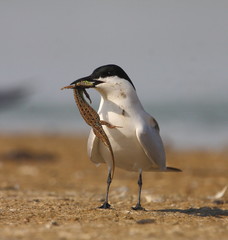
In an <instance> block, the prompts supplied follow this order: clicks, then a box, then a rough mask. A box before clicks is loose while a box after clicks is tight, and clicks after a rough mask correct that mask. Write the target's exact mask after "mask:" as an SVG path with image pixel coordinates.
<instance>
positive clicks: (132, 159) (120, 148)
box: [92, 96, 153, 171]
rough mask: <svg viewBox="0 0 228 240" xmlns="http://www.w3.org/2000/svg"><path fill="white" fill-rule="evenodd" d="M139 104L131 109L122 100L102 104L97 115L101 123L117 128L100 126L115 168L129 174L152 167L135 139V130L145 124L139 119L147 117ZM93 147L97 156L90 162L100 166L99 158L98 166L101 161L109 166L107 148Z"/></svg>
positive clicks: (101, 145) (102, 146)
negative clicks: (109, 144) (108, 145)
mask: <svg viewBox="0 0 228 240" xmlns="http://www.w3.org/2000/svg"><path fill="white" fill-rule="evenodd" d="M122 97H123V96H122ZM138 104H139V105H138V106H137V104H136V105H131V104H128V101H123V99H122V100H121V101H119V102H118V101H115V102H113V101H108V100H105V101H104V100H103V101H101V105H100V109H99V111H98V114H99V115H100V119H101V120H104V121H107V122H109V123H111V124H112V125H114V126H117V128H114V129H110V128H108V127H106V126H103V128H104V131H105V132H106V134H107V136H108V138H109V141H110V143H111V146H112V149H113V152H114V158H115V165H116V166H117V167H119V168H122V169H125V170H129V171H138V170H139V169H142V170H144V171H150V170H151V168H152V167H153V165H152V163H151V161H150V160H149V158H148V157H147V156H146V154H145V152H144V151H143V149H142V147H141V145H140V143H139V142H138V139H137V136H136V128H137V127H140V125H141V124H144V123H143V121H142V119H143V117H144V118H147V117H148V116H147V113H145V112H144V110H143V108H142V107H141V104H140V102H139V103H138ZM92 134H93V133H92ZM94 147H97V148H98V149H97V150H96V151H95V152H96V155H97V156H92V158H96V160H95V161H96V162H99V158H100V162H102V160H105V161H106V162H108V161H107V159H108V158H110V153H109V151H108V149H107V147H105V146H104V144H98V145H96V146H94Z"/></svg>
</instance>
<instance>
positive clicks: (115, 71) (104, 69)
mask: <svg viewBox="0 0 228 240" xmlns="http://www.w3.org/2000/svg"><path fill="white" fill-rule="evenodd" d="M114 76H117V77H119V78H122V79H125V80H127V81H129V82H130V83H131V85H132V86H133V88H134V89H135V86H134V84H133V83H132V81H131V79H130V78H129V77H128V75H127V74H126V72H125V71H124V70H123V69H122V68H121V67H119V66H117V65H115V64H108V65H104V66H101V67H98V68H96V69H95V70H94V71H93V73H92V74H91V78H92V79H98V78H100V77H101V78H105V77H114Z"/></svg>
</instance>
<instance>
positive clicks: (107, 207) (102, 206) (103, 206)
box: [98, 202, 111, 209]
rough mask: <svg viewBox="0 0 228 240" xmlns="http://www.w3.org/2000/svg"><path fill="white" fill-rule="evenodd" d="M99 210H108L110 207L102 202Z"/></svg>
mask: <svg viewBox="0 0 228 240" xmlns="http://www.w3.org/2000/svg"><path fill="white" fill-rule="evenodd" d="M98 208H100V209H109V208H111V205H110V204H109V203H108V202H104V203H103V204H102V205H101V206H100V207H98Z"/></svg>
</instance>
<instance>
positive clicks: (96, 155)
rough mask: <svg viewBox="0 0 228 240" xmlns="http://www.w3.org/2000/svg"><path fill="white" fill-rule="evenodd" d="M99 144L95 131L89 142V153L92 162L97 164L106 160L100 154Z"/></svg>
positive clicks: (91, 133)
mask: <svg viewBox="0 0 228 240" xmlns="http://www.w3.org/2000/svg"><path fill="white" fill-rule="evenodd" d="M99 144H102V143H100V140H99V138H97V137H96V136H95V134H94V132H93V129H92V130H91V131H90V134H89V138H88V142H87V153H88V156H89V158H90V160H91V161H92V162H93V163H95V164H99V163H104V162H105V161H104V159H103V158H102V156H101V154H100V152H99Z"/></svg>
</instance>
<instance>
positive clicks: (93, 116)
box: [61, 81, 117, 179]
mask: <svg viewBox="0 0 228 240" xmlns="http://www.w3.org/2000/svg"><path fill="white" fill-rule="evenodd" d="M86 87H89V82H87V81H81V82H77V83H76V84H74V85H69V86H66V87H63V88H61V90H63V89H73V90H74V99H75V102H76V104H77V106H78V109H79V112H80V114H81V116H82V117H83V119H84V120H85V122H86V123H87V124H88V125H89V126H91V127H92V129H93V132H94V134H95V135H96V137H97V138H99V139H100V140H101V141H102V142H103V144H104V145H105V146H106V147H107V148H108V149H109V151H110V153H111V157H112V164H113V167H112V176H111V179H112V178H113V175H114V171H115V159H114V153H113V150H112V146H111V143H110V141H109V139H108V137H107V135H106V133H105V131H104V129H103V127H102V125H106V126H107V127H108V128H116V127H117V126H113V125H112V124H110V123H108V122H106V121H103V120H101V119H100V116H99V115H98V113H97V112H96V111H95V110H94V109H93V108H92V107H91V106H90V105H89V104H88V103H87V101H86V100H85V98H84V96H83V94H85V96H86V97H87V98H88V99H89V101H90V103H92V101H91V99H90V96H89V94H88V92H87V91H86V89H85V88H86Z"/></svg>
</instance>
